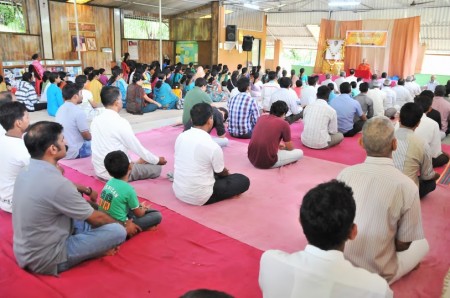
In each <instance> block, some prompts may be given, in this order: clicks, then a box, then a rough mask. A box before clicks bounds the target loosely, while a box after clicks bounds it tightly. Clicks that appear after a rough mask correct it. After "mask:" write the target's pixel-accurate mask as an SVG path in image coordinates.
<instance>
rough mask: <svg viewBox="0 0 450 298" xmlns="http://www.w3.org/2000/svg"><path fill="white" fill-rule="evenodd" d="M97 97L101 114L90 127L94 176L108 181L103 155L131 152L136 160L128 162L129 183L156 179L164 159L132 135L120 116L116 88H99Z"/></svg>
mask: <svg viewBox="0 0 450 298" xmlns="http://www.w3.org/2000/svg"><path fill="white" fill-rule="evenodd" d="M100 97H101V99H102V104H103V106H104V107H105V111H104V112H103V113H102V114H100V115H98V116H97V117H95V118H94V120H93V121H92V124H91V133H92V144H91V145H92V164H93V166H94V170H95V174H96V175H97V176H98V177H100V178H101V179H104V180H109V179H111V176H110V175H109V174H108V171H107V170H106V168H105V165H104V159H105V156H106V155H107V154H108V153H109V152H112V151H116V150H121V151H123V152H125V153H128V151H129V150H130V151H132V152H134V153H135V154H136V155H138V156H139V157H140V159H139V160H138V161H136V162H134V163H132V170H131V174H130V178H129V181H135V180H143V179H148V178H157V177H159V175H160V174H161V166H162V165H165V164H166V163H167V161H166V159H165V158H164V157H158V156H156V155H154V154H153V153H151V152H150V151H148V150H147V149H146V148H144V146H142V144H141V143H140V142H139V140H138V139H137V138H136V136H135V135H134V133H133V129H132V128H131V125H130V123H129V122H128V121H127V120H126V119H124V118H122V117H120V115H119V112H120V110H121V109H122V96H121V94H120V90H119V88H117V87H113V86H105V87H103V89H102V91H101V93H100Z"/></svg>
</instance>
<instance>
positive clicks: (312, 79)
mask: <svg viewBox="0 0 450 298" xmlns="http://www.w3.org/2000/svg"><path fill="white" fill-rule="evenodd" d="M315 84H316V77H314V76H309V77H308V85H309V86H314V85H315Z"/></svg>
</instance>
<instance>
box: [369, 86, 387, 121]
mask: <svg viewBox="0 0 450 298" xmlns="http://www.w3.org/2000/svg"><path fill="white" fill-rule="evenodd" d="M380 87H381V85H380V83H379V82H375V83H374V88H373V89H370V90H369V91H368V92H367V96H368V97H369V98H371V99H372V102H373V115H374V116H384V102H385V100H386V93H384V92H383V91H381V90H380Z"/></svg>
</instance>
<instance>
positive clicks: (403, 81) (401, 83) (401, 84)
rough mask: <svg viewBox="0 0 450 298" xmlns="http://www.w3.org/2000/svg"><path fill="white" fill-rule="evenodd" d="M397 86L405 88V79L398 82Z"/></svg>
mask: <svg viewBox="0 0 450 298" xmlns="http://www.w3.org/2000/svg"><path fill="white" fill-rule="evenodd" d="M397 85H400V86H404V85H405V80H404V79H399V80H398V81H397Z"/></svg>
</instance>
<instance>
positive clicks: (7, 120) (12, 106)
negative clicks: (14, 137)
mask: <svg viewBox="0 0 450 298" xmlns="http://www.w3.org/2000/svg"><path fill="white" fill-rule="evenodd" d="M26 110H27V108H26V107H25V105H24V104H23V103H21V102H19V101H11V102H7V103H4V104H2V105H1V106H0V124H1V125H2V126H3V128H4V129H5V130H6V131H8V130H10V129H12V128H14V123H15V122H16V120H21V119H22V118H23V116H25V111H26Z"/></svg>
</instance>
